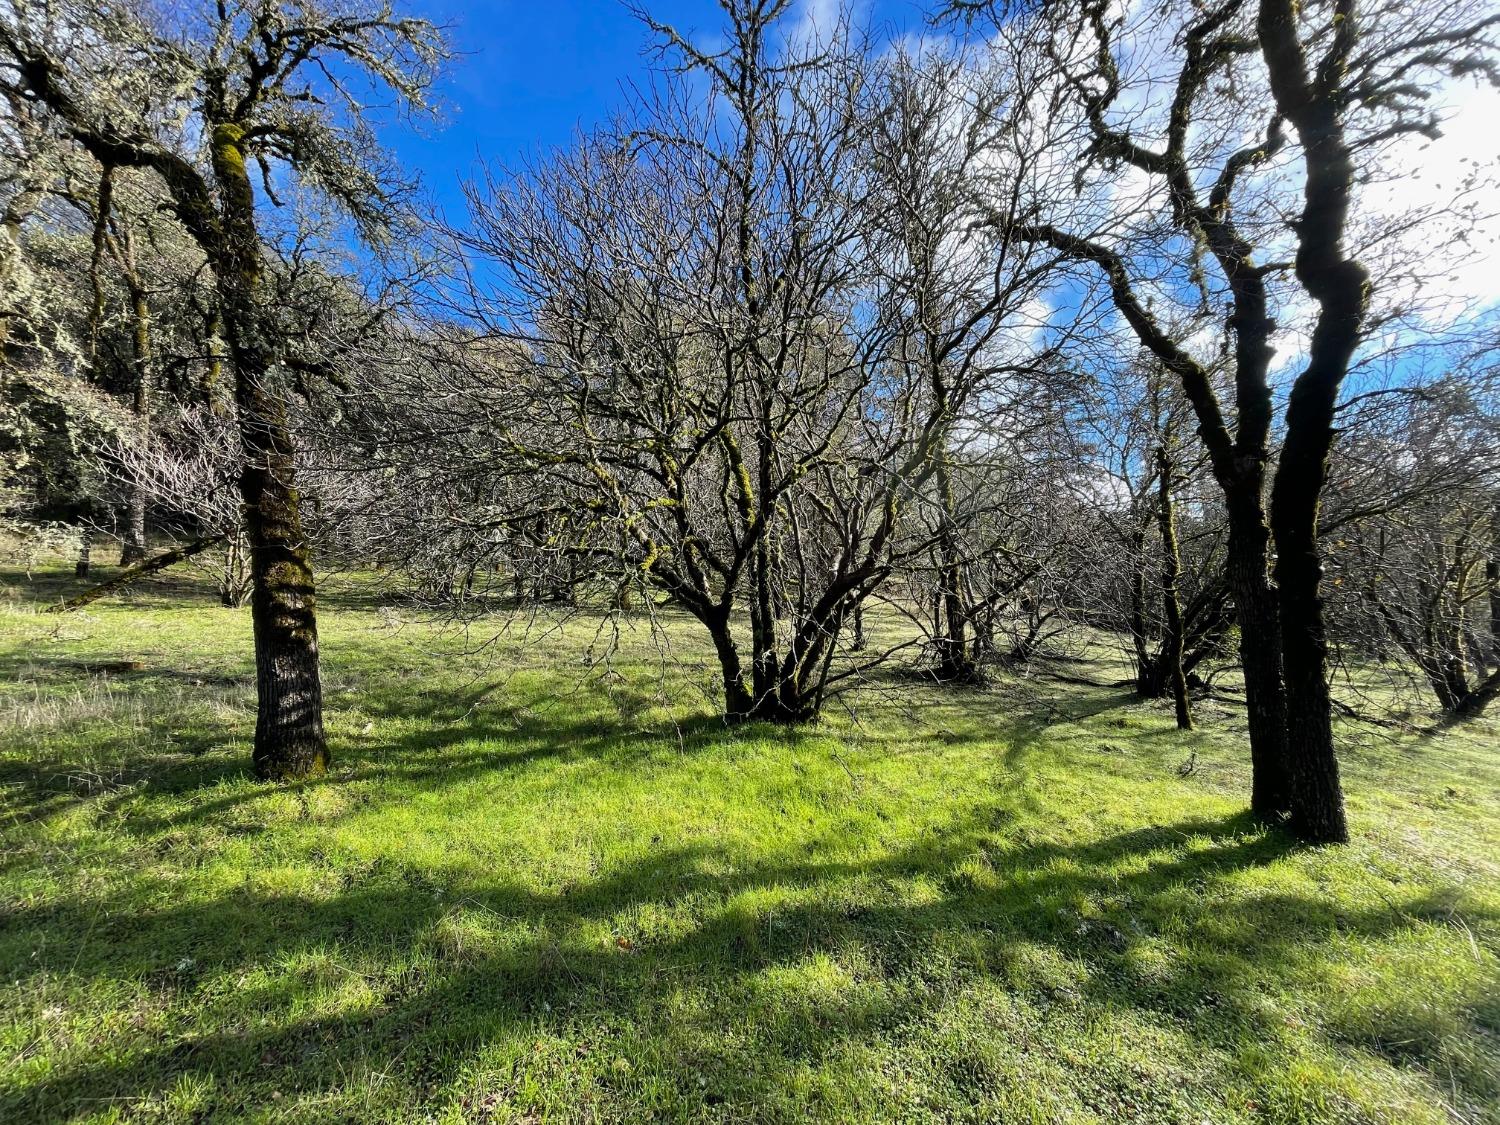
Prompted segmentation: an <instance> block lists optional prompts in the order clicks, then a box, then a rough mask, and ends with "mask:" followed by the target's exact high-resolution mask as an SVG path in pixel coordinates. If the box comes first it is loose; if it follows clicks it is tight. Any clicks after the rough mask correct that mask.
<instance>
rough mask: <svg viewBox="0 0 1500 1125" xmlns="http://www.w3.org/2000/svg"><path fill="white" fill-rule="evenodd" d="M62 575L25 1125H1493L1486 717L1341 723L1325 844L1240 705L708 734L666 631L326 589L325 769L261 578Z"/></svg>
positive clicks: (2, 620) (12, 736)
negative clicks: (1259, 789)
mask: <svg viewBox="0 0 1500 1125" xmlns="http://www.w3.org/2000/svg"><path fill="white" fill-rule="evenodd" d="M64 573H65V572H63V571H61V570H42V571H37V572H34V573H33V574H31V575H29V576H28V575H23V574H21V573H18V572H7V573H6V574H5V575H4V576H3V577H4V590H3V595H0V809H3V819H0V847H3V852H0V864H3V874H0V974H3V976H0V987H3V991H0V996H3V1003H0V1121H3V1122H7V1123H10V1125H20V1123H23V1122H85V1121H86V1122H101V1123H102V1122H115V1121H171V1122H178V1121H180V1122H203V1121H265V1122H270V1121H285V1122H308V1121H347V1122H419V1121H421V1122H444V1123H450V1122H497V1123H498V1122H528V1123H535V1122H571V1121H631V1122H635V1121H658V1120H659V1121H679V1120H680V1121H787V1122H792V1121H806V1120H817V1121H953V1122H966V1121H974V1122H978V1121H987V1122H1007V1123H1008V1122H1037V1123H1041V1122H1049V1123H1050V1122H1152V1123H1157V1122H1162V1123H1167V1122H1174V1123H1182V1125H1204V1123H1214V1125H1220V1123H1226V1125H1227V1123H1251V1122H1306V1123H1314V1122H1326V1123H1329V1125H1335V1123H1338V1125H1344V1123H1352V1122H1383V1123H1390V1125H1408V1123H1411V1125H1419V1123H1431V1125H1437V1123H1453V1122H1458V1123H1463V1122H1475V1123H1478V1122H1490V1123H1496V1122H1500V739H1497V735H1496V727H1495V725H1494V724H1493V722H1491V723H1489V724H1485V723H1480V724H1476V725H1473V726H1471V727H1468V728H1466V729H1463V730H1460V731H1453V732H1446V733H1442V734H1432V733H1425V734H1424V733H1422V732H1421V731H1420V730H1412V731H1405V730H1402V729H1397V728H1384V727H1378V726H1374V725H1371V724H1367V723H1360V722H1355V721H1352V720H1351V721H1349V722H1348V723H1347V725H1345V726H1344V727H1343V728H1341V734H1342V739H1343V746H1344V751H1345V755H1344V762H1345V768H1346V786H1347V790H1348V793H1349V801H1350V817H1351V825H1352V828H1353V831H1354V833H1355V837H1356V841H1355V843H1354V844H1353V845H1352V846H1349V847H1346V848H1339V849H1327V850H1318V849H1309V848H1304V847H1299V846H1297V845H1295V844H1294V843H1292V842H1291V841H1290V840H1289V839H1287V838H1285V837H1283V836H1282V835H1281V834H1279V833H1277V832H1275V831H1266V830H1263V829H1260V828H1257V827H1256V826H1254V825H1253V824H1252V823H1251V822H1250V821H1249V820H1248V819H1247V817H1246V816H1245V815H1244V808H1245V794H1246V792H1247V764H1246V753H1245V748H1244V746H1245V743H1244V736H1243V714H1242V713H1241V712H1238V711H1237V709H1236V708H1235V707H1234V706H1233V705H1232V704H1230V703H1225V702H1218V703H1207V704H1205V705H1203V706H1202V708H1201V709H1200V714H1199V718H1200V727H1201V729H1200V730H1199V731H1196V732H1193V733H1191V734H1186V735H1184V734H1180V733H1178V732H1177V731H1176V730H1175V729H1174V728H1173V723H1172V716H1171V711H1170V707H1169V706H1165V705H1156V704H1144V703H1141V702H1138V701H1136V700H1134V699H1133V698H1132V697H1131V696H1130V695H1129V694H1128V692H1126V691H1125V690H1124V689H1118V688H1104V687H1090V686H1086V685H1083V684H1079V683H1073V682H1065V681H1062V680H1059V679H1056V678H1051V677H1047V676H1042V675H1036V676H1031V677H1025V676H1021V675H1016V676H1011V677H1009V678H1003V679H1001V680H1000V681H998V682H997V683H995V684H994V685H993V686H991V687H989V688H987V689H984V690H974V689H945V688H942V687H938V686H935V685H931V684H922V683H918V682H916V681H914V680H911V679H902V678H900V677H899V676H897V675H896V674H895V673H892V674H890V675H889V676H886V677H885V678H883V679H879V680H875V681H872V682H870V683H869V684H867V685H865V686H863V687H861V688H860V689H859V690H858V691H857V692H856V693H855V694H854V695H853V696H852V698H850V699H849V700H848V701H847V702H848V706H847V707H845V706H842V705H839V706H835V707H833V708H831V709H830V713H829V715H828V717H827V718H826V720H825V721H823V722H822V723H820V724H819V725H817V726H814V727H810V728H807V729H797V730H785V729H779V728H770V727H748V728H740V729H733V730H730V729H726V728H724V727H723V726H722V724H720V723H719V722H718V720H717V719H716V718H715V717H714V693H715V687H714V681H713V672H714V669H713V667H712V660H711V658H710V656H711V654H710V653H709V652H708V651H707V649H706V646H705V645H704V643H703V638H702V637H701V636H700V635H699V634H698V633H697V632H696V631H695V629H694V628H693V627H692V626H691V624H689V623H687V622H685V621H677V620H674V619H672V618H670V617H668V618H666V619H665V620H666V621H667V623H668V624H667V629H666V636H667V639H668V641H669V642H670V645H669V648H670V651H669V654H668V658H667V659H665V660H664V659H663V657H662V656H661V655H660V654H659V652H658V647H657V646H656V645H655V644H654V643H653V642H652V639H651V637H650V634H649V631H648V630H647V629H646V628H645V626H644V624H641V623H637V624H636V627H635V628H634V629H632V630H628V631H627V632H626V633H625V635H624V637H623V638H622V643H621V647H620V649H619V651H618V653H617V654H616V655H615V656H614V657H613V659H612V660H611V662H610V663H609V664H608V666H607V667H605V668H596V669H595V670H593V671H592V672H590V671H589V668H590V664H589V661H588V659H587V657H588V654H589V651H590V649H591V648H592V649H594V651H596V652H597V651H598V646H599V645H600V644H601V643H602V642H601V637H600V634H599V627H600V622H599V621H598V620H597V619H592V618H590V617H588V616H587V615H582V616H579V617H576V618H574V619H572V620H570V621H568V622H567V623H565V624H560V625H559V624H552V623H543V622H538V623H537V624H536V625H535V626H534V627H532V628H531V629H529V630H527V629H523V628H521V627H519V626H514V627H512V628H510V629H508V630H507V629H503V628H502V624H503V623H502V622H500V621H499V620H496V621H494V622H489V623H483V622H482V623H480V624H479V625H478V626H476V627H474V628H473V629H472V630H471V631H469V632H468V633H467V634H465V633H463V632H461V631H459V630H457V629H456V628H452V627H447V626H441V625H437V624H433V623H430V622H425V621H424V620H423V619H422V618H421V617H420V616H419V615H417V614H415V613H414V612H413V611H410V610H408V609H406V608H404V607H402V606H401V605H400V604H396V603H387V602H384V601H383V600H382V599H380V598H379V597H377V596H376V595H375V594H374V593H372V592H371V591H370V590H367V589H365V588H364V587H362V586H361V585H360V584H359V583H357V582H355V581H353V580H351V579H344V580H342V581H341V582H335V583H331V584H330V586H329V589H328V592H327V595H326V597H325V607H324V612H323V614H322V616H321V627H322V638H323V668H324V677H325V698H326V706H327V723H328V730H329V736H330V744H331V748H332V751H333V753H334V756H335V763H334V768H333V770H332V772H331V774H330V775H329V776H327V777H326V778H323V779H320V780H318V781H315V782H311V783H306V784H298V785H291V786H278V785H271V784H264V783H260V782H257V781H255V780H254V779H253V777H252V776H251V774H250V770H249V754H250V747H249V738H250V735H251V733H252V731H253V727H254V681H253V665H252V660H251V648H250V628H249V616H248V612H247V611H234V610H227V609H223V608H220V607H219V606H218V605H217V604H216V602H215V600H214V597H213V594H212V591H211V590H210V589H209V588H208V586H207V585H206V584H199V583H198V582H196V581H195V580H194V579H193V578H192V576H191V573H190V572H183V573H182V574H175V575H174V574H172V573H171V572H168V575H167V576H166V577H164V578H162V579H160V580H158V581H155V582H150V583H146V584H143V585H141V586H139V587H137V588H136V589H135V590H134V591H133V592H132V593H131V594H130V595H129V596H127V597H124V598H116V599H112V600H109V601H106V602H102V603H99V604H96V605H94V606H92V607H90V608H89V609H87V610H85V611H83V612H80V613H76V614H71V615H66V616H55V615H46V614H41V613H39V612H37V611H38V609H39V608H40V607H41V606H42V605H44V604H46V602H47V601H48V600H49V599H51V598H53V597H55V596H56V594H57V593H58V592H59V591H62V590H69V589H73V588H75V585H77V584H75V583H74V582H73V581H72V579H71V578H64V577H63V575H64ZM106 573H107V572H106ZM481 642H483V643H481ZM1069 671H1070V672H1077V671H1078V669H1077V667H1076V666H1075V667H1070V669H1069ZM1085 671H1086V674H1087V676H1089V677H1091V678H1096V679H1099V680H1101V681H1103V682H1108V681H1109V680H1111V679H1114V678H1118V675H1119V670H1118V669H1117V668H1110V667H1109V666H1107V665H1100V666H1099V667H1097V668H1094V669H1091V670H1087V669H1086V670H1085ZM1189 762H1191V764H1192V768H1190V769H1189V768H1187V767H1188V763H1189Z"/></svg>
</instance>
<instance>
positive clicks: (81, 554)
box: [73, 527, 94, 578]
mask: <svg viewBox="0 0 1500 1125" xmlns="http://www.w3.org/2000/svg"><path fill="white" fill-rule="evenodd" d="M93 553H94V529H93V528H91V527H85V528H84V529H83V530H82V531H81V532H79V534H78V561H77V562H76V563H74V564H73V577H74V578H87V577H88V576H89V567H90V564H91V557H92V555H93Z"/></svg>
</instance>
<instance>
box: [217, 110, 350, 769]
mask: <svg viewBox="0 0 1500 1125" xmlns="http://www.w3.org/2000/svg"><path fill="white" fill-rule="evenodd" d="M243 137H244V134H243V132H242V130H241V129H240V128H239V127H238V126H236V125H228V124H220V125H216V126H215V127H214V130H213V135H212V152H213V164H214V173H215V176H216V177H217V180H218V183H219V189H220V193H221V199H222V204H221V206H222V210H223V220H224V221H223V226H224V233H223V236H222V241H221V253H220V260H219V261H217V262H216V263H215V267H216V268H215V273H216V275H217V278H218V282H219V294H220V299H221V304H222V315H223V318H224V325H225V329H226V335H227V337H228V344H229V354H230V358H231V360H232V361H233V368H234V379H235V405H236V407H237V412H238V422H239V431H240V444H241V447H242V449H243V452H244V458H245V460H244V468H243V470H242V471H241V473H240V495H241V498H242V499H243V501H244V513H245V534H246V538H247V540H248V542H249V549H250V575H251V583H252V587H251V594H250V617H251V622H252V626H253V629H254V633H255V681H256V689H257V693H258V705H257V708H256V721H255V749H254V755H253V757H254V762H255V772H256V774H257V775H258V776H260V777H262V778H272V779H291V778H301V777H313V776H317V775H319V774H322V773H323V772H324V771H325V770H326V769H327V768H328V749H327V744H326V742H325V739H324V735H323V693H322V684H321V681H320V678H319V671H318V627H317V616H316V591H315V588H314V582H313V572H312V567H311V566H310V565H309V563H308V553H307V540H306V538H305V537H304V535H303V533H302V520H301V511H300V504H299V497H298V494H297V490H296V487H295V484H294V472H293V450H292V442H291V435H290V434H289V432H288V430H287V419H286V406H285V403H284V402H282V400H281V398H280V397H279V396H278V395H277V394H276V393H275V391H274V389H273V388H272V387H271V386H270V385H269V382H268V376H269V374H270V368H271V362H272V354H271V351H270V349H269V348H268V347H267V346H266V344H265V342H264V339H263V336H262V331H261V324H260V308H259V292H258V290H259V288H260V285H261V263H260V242H259V237H258V234H257V232H256V229H255V223H254V205H255V199H254V194H253V192H252V190H251V187H250V180H249V177H248V175H247V173H246V169H245V156H244V150H243V148H242V142H243Z"/></svg>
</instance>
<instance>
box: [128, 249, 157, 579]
mask: <svg viewBox="0 0 1500 1125" xmlns="http://www.w3.org/2000/svg"><path fill="white" fill-rule="evenodd" d="M125 284H126V286H127V288H128V289H129V290H130V308H131V327H132V333H131V341H132V349H133V355H132V356H131V366H132V371H131V377H132V378H133V379H134V380H135V386H134V387H133V388H132V390H133V394H132V396H131V410H132V412H133V413H134V414H135V418H136V424H137V425H138V426H140V427H141V428H142V429H143V430H144V428H145V427H146V425H147V424H148V420H149V419H150V416H151V390H152V387H151V378H152V372H151V363H152V347H151V297H150V294H148V293H147V291H146V287H145V285H144V284H143V282H142V279H141V277H140V275H139V274H138V273H136V271H135V269H134V268H133V263H132V265H131V267H130V268H127V269H126V271H125ZM145 557H146V489H145V488H144V487H143V486H142V484H141V482H140V481H135V480H133V481H131V482H130V486H129V493H128V495H127V497H126V501H125V542H124V544H123V545H122V546H121V548H120V565H121V566H130V565H132V564H133V563H137V562H139V561H140V560H141V559H144V558H145Z"/></svg>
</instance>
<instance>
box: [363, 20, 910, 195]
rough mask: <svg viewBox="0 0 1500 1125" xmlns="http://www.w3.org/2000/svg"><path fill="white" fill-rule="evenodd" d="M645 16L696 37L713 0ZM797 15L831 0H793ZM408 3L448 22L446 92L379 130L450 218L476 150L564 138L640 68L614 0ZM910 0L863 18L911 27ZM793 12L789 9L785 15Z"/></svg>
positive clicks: (514, 152)
mask: <svg viewBox="0 0 1500 1125" xmlns="http://www.w3.org/2000/svg"><path fill="white" fill-rule="evenodd" d="M645 2H646V4H647V6H648V7H649V9H650V11H651V13H652V15H653V16H654V17H655V18H656V19H658V20H661V21H662V22H665V23H670V24H672V25H673V26H674V27H676V28H677V29H678V30H679V31H682V32H684V33H691V35H692V38H693V39H694V40H695V41H702V40H705V39H709V38H711V37H713V36H714V35H715V34H716V33H717V32H718V30H719V28H720V27H721V26H722V24H723V19H722V12H721V11H720V9H719V6H718V5H717V4H716V3H715V2H714V0H645ZM798 6H799V11H798V12H797V13H795V16H801V15H803V14H805V12H806V11H808V10H809V6H810V7H811V8H812V9H823V10H825V11H826V10H827V9H829V8H831V7H836V4H833V3H831V2H830V0H798ZM404 7H405V9H406V10H407V11H410V12H411V13H413V14H416V15H421V16H425V17H426V18H428V19H431V20H434V21H435V22H438V23H443V24H447V25H450V39H451V42H452V45H453V47H454V48H455V50H456V51H458V52H460V54H459V57H457V58H455V59H454V60H453V62H452V64H451V65H450V66H449V69H448V74H447V77H446V79H445V80H444V82H443V84H442V87H441V89H440V91H439V93H440V95H441V97H442V98H443V99H444V101H445V102H446V103H447V105H446V113H445V121H444V123H443V124H442V125H440V126H432V125H426V126H423V128H422V131H421V134H420V135H416V134H413V133H412V132H411V131H410V130H407V129H396V128H392V129H390V130H388V131H387V132H386V141H387V143H388V144H389V145H390V146H391V148H392V149H393V150H394V151H395V152H396V154H397V156H398V157H399V158H400V159H401V161H402V163H403V164H404V165H405V166H406V167H407V168H408V169H409V170H413V171H419V172H420V173H421V174H422V178H423V180H424V182H425V184H426V187H427V190H428V192H429V193H430V194H431V195H432V196H433V198H434V199H435V200H436V201H437V202H438V203H439V205H441V206H442V207H443V208H444V209H445V210H446V211H447V213H448V217H449V218H450V219H453V220H458V219H461V218H462V215H463V197H462V195H461V193H460V191H459V187H458V184H459V180H460V178H461V177H464V176H467V175H469V174H470V173H471V172H472V170H473V169H474V167H475V163H476V161H477V160H478V159H481V158H482V159H485V160H488V161H491V162H494V163H499V164H514V163H516V162H517V161H518V160H520V159H521V158H523V157H525V156H526V155H528V154H531V153H534V152H536V151H538V150H546V149H550V148H554V147H557V146H560V145H566V144H567V143H568V142H569V139H570V138H571V137H572V135H573V133H574V131H575V130H576V129H578V128H579V127H583V128H587V127H588V126H590V125H592V124H594V123H596V122H598V121H600V120H601V119H603V118H604V117H605V116H607V115H608V114H609V112H610V111H611V109H613V108H615V107H617V106H619V105H620V104H621V103H622V102H623V101H624V98H625V94H624V90H625V84H626V83H628V82H629V81H630V80H631V79H640V78H642V77H643V76H644V75H645V74H646V73H647V71H648V69H649V66H650V60H649V58H648V57H647V55H646V53H645V48H646V46H647V44H648V42H649V35H648V33H647V31H646V29H645V28H644V27H643V26H642V25H641V24H640V23H639V22H638V21H637V20H636V19H635V17H634V16H632V15H631V13H630V11H629V9H628V8H627V7H626V6H625V5H624V4H623V3H621V2H620V0H543V2H540V3H537V2H530V0H480V2H478V3H467V4H466V3H462V2H461V0H408V3H407V4H406V5H405V6H404ZM927 10H928V6H927V5H925V4H923V3H921V2H920V0H864V2H863V3H860V4H858V5H857V7H856V11H857V12H858V14H859V17H860V18H861V20H862V21H869V22H871V23H872V24H873V25H874V26H875V27H877V28H878V30H879V31H881V32H882V33H883V35H884V34H894V33H900V32H903V31H919V30H920V29H921V28H922V26H923V18H924V13H925V11H927ZM794 18H795V17H794Z"/></svg>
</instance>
